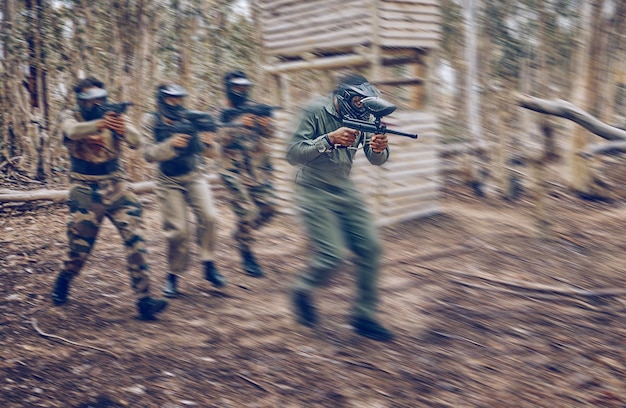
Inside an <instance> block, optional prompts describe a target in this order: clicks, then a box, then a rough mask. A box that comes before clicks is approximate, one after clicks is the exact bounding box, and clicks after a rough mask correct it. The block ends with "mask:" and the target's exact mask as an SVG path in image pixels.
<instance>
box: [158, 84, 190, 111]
mask: <svg viewBox="0 0 626 408" xmlns="http://www.w3.org/2000/svg"><path fill="white" fill-rule="evenodd" d="M185 96H187V91H186V90H185V88H183V87H182V86H180V85H177V84H168V85H159V87H158V88H157V108H158V110H159V112H160V113H161V114H162V115H163V116H165V117H166V118H168V119H170V120H180V119H183V118H184V113H185V111H186V109H185V107H184V106H183V105H182V104H180V105H170V104H169V103H167V102H165V98H168V97H174V98H183V97H185Z"/></svg>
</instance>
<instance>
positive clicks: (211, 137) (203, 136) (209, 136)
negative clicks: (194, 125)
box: [200, 132, 215, 146]
mask: <svg viewBox="0 0 626 408" xmlns="http://www.w3.org/2000/svg"><path fill="white" fill-rule="evenodd" d="M200 140H201V141H202V143H204V144H205V145H208V146H211V145H213V143H214V142H215V133H214V132H202V133H200Z"/></svg>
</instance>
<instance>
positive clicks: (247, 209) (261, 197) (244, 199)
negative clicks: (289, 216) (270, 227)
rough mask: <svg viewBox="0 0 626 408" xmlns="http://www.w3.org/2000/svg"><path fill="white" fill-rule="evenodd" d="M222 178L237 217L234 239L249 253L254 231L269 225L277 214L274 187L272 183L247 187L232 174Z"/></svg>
mask: <svg viewBox="0 0 626 408" xmlns="http://www.w3.org/2000/svg"><path fill="white" fill-rule="evenodd" d="M221 176H222V182H223V183H224V186H225V187H226V190H227V191H228V200H229V202H230V205H231V207H232V209H233V211H234V213H235V216H236V217H237V228H236V229H235V233H234V234H233V237H234V239H235V241H236V242H237V245H238V247H239V249H240V250H242V251H248V250H250V246H251V245H252V244H253V242H254V237H253V231H255V230H257V229H259V228H260V227H262V226H263V225H265V224H267V223H268V222H269V221H270V220H271V219H272V218H273V217H274V215H275V214H276V205H275V203H274V200H275V197H274V187H273V186H272V185H271V184H270V183H264V184H256V185H246V184H244V183H243V182H242V181H241V179H240V178H239V177H237V176H236V175H232V174H230V173H228V174H226V173H223V174H222V175H221Z"/></svg>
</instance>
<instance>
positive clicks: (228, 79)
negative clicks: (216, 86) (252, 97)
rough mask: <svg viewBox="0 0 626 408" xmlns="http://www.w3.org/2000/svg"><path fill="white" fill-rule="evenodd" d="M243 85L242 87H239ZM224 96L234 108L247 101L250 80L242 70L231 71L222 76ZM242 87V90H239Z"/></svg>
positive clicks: (250, 84)
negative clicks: (224, 89)
mask: <svg viewBox="0 0 626 408" xmlns="http://www.w3.org/2000/svg"><path fill="white" fill-rule="evenodd" d="M242 85H243V88H242V87H241V86H242ZM224 86H225V88H226V97H227V98H228V100H229V101H230V103H232V104H233V106H234V107H235V108H238V107H239V106H241V105H243V104H245V103H246V102H247V101H248V94H249V89H250V87H251V86H252V82H250V80H249V79H248V77H247V76H246V74H245V73H244V72H243V71H231V72H229V73H227V74H226V75H225V76H224ZM241 89H243V90H241Z"/></svg>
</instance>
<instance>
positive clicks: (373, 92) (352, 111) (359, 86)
mask: <svg viewBox="0 0 626 408" xmlns="http://www.w3.org/2000/svg"><path fill="white" fill-rule="evenodd" d="M354 78H355V79H357V80H355V81H347V82H344V83H341V84H340V85H339V86H338V87H337V90H336V91H335V95H336V97H337V103H338V104H339V110H340V112H339V113H340V114H341V116H342V117H344V118H350V119H358V120H368V119H369V117H370V112H369V111H368V110H367V109H366V108H365V106H364V105H363V104H358V105H357V104H355V103H354V102H353V101H352V98H354V97H355V96H360V97H361V98H373V97H378V96H380V92H378V90H377V89H376V88H374V86H373V85H372V84H370V83H369V82H367V80H366V79H365V78H363V77H360V76H355V77H354Z"/></svg>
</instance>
